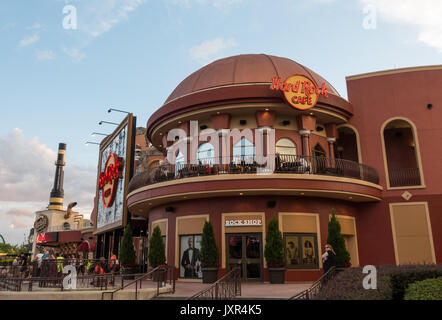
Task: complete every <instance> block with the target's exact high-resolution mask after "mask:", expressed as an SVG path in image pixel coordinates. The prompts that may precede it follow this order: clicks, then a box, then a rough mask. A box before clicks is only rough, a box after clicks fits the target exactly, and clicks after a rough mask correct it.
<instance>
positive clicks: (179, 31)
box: [0, 0, 442, 243]
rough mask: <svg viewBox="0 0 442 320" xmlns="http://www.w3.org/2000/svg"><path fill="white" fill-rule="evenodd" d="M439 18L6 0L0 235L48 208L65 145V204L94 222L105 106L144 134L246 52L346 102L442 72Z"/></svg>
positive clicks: (322, 2) (406, 12)
mask: <svg viewBox="0 0 442 320" xmlns="http://www.w3.org/2000/svg"><path fill="white" fill-rule="evenodd" d="M67 5H72V6H74V7H75V8H76V13H77V29H76V30H66V29H64V28H63V20H64V18H65V17H66V16H67V14H63V8H64V7H65V6H67ZM367 6H368V7H367ZM364 10H366V11H365V13H364ZM367 10H368V11H367ZM373 10H375V12H376V28H374V29H366V28H364V26H363V22H364V19H367V15H368V14H369V13H373V12H374V11H373ZM441 15H442V5H441V3H440V1H439V0H420V1H418V0H390V1H383V0H354V1H350V0H291V1H289V0H274V1H268V0H253V1H252V0H72V1H69V0H38V1H29V0H2V1H1V3H0V43H1V47H0V48H1V50H0V111H1V112H0V116H1V118H0V119H1V125H0V154H1V155H0V218H1V219H2V221H3V222H2V224H1V225H0V234H2V235H4V236H5V237H6V238H7V239H9V241H10V242H16V243H17V242H20V241H21V240H22V239H23V233H24V232H26V233H27V232H28V229H29V227H31V225H32V221H33V214H34V212H35V210H38V209H42V208H44V207H45V206H46V205H47V201H48V199H47V198H48V197H49V191H50V188H51V183H52V180H53V172H54V166H53V162H54V161H55V151H56V149H57V146H58V143H59V142H66V143H67V144H68V152H67V168H66V179H65V193H66V202H68V201H70V200H72V201H78V202H79V208H80V210H81V212H82V213H85V214H89V213H90V210H91V207H92V200H93V192H94V188H95V170H96V166H97V158H98V149H97V147H96V146H88V147H86V146H85V145H84V142H85V141H86V140H90V141H97V142H98V141H99V140H98V139H97V138H92V137H90V134H91V133H92V132H93V131H97V132H103V133H109V132H111V131H112V129H113V126H98V122H99V121H100V120H107V121H112V122H120V121H121V120H122V118H123V117H124V115H122V114H118V113H115V114H114V113H112V114H108V113H107V109H108V108H109V107H115V108H120V109H123V110H129V111H131V112H133V113H134V114H135V115H136V116H137V117H138V126H145V125H146V122H147V120H148V118H149V116H150V115H151V114H152V113H153V112H154V111H155V110H156V109H157V108H159V107H160V106H161V105H162V103H163V102H164V101H165V99H166V98H167V97H168V95H169V94H170V93H171V92H172V90H173V89H174V88H175V87H176V86H177V85H178V84H179V82H180V81H182V80H183V79H184V78H185V77H186V76H188V75H189V74H190V73H192V72H194V71H196V70H197V69H198V68H200V67H202V66H203V65H205V64H207V63H210V62H211V61H214V60H216V59H218V58H221V57H226V56H231V55H235V54H242V53H266V54H272V55H277V56H283V57H287V58H290V59H293V60H295V61H297V62H299V63H301V64H304V65H306V66H308V67H309V68H311V69H313V70H315V71H316V72H318V73H319V74H321V75H322V76H323V77H324V78H326V79H327V80H328V81H329V82H330V83H332V84H333V85H334V87H335V88H336V89H337V90H338V91H339V92H340V93H341V95H343V96H344V97H346V95H347V94H346V86H345V76H348V75H354V74H358V73H364V72H371V71H377V70H383V69H393V68H399V67H408V66H418V65H433V64H441V58H442V36H441V34H442V23H441V22H440V16H441ZM370 17H373V16H370ZM370 21H371V22H373V20H370ZM372 26H373V25H372Z"/></svg>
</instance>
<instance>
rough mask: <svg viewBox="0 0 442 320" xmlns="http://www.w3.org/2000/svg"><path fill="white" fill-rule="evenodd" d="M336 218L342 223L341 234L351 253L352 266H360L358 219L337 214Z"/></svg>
mask: <svg viewBox="0 0 442 320" xmlns="http://www.w3.org/2000/svg"><path fill="white" fill-rule="evenodd" d="M336 218H337V219H338V222H339V223H340V225H341V234H342V236H343V237H344V240H345V247H346V248H347V251H348V253H349V254H350V259H351V260H350V262H351V265H352V267H358V266H359V251H358V236H357V232H356V219H355V218H354V217H349V216H340V215H337V216H336Z"/></svg>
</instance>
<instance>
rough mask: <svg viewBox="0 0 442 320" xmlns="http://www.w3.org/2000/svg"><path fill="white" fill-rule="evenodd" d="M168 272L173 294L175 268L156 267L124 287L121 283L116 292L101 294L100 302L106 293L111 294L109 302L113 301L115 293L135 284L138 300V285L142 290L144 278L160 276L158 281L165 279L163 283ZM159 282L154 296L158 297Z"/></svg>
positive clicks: (136, 298)
mask: <svg viewBox="0 0 442 320" xmlns="http://www.w3.org/2000/svg"><path fill="white" fill-rule="evenodd" d="M169 270H170V272H171V273H172V276H171V277H170V282H171V284H172V293H175V278H176V270H175V267H174V266H159V267H156V268H154V269H152V270H151V271H149V272H148V273H146V274H143V275H142V276H141V277H139V278H137V279H135V280H133V281H131V282H129V283H127V284H125V285H124V284H123V283H122V285H121V287H120V288H118V289H116V290H114V291H106V292H102V294H101V300H104V295H105V294H107V293H109V294H111V300H113V299H114V294H115V293H116V292H118V291H120V290H124V289H125V288H127V287H129V286H131V285H133V284H135V300H138V283H139V284H140V289H141V288H142V283H143V280H145V279H146V278H148V277H149V276H151V275H154V274H161V275H162V276H161V278H160V279H165V282H167V278H168V277H167V273H168V272H169ZM164 274H166V277H164ZM123 279H124V277H122V281H123ZM160 282H161V281H159V280H158V281H157V292H156V296H158V295H159V294H160Z"/></svg>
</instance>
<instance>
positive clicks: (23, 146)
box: [0, 129, 96, 243]
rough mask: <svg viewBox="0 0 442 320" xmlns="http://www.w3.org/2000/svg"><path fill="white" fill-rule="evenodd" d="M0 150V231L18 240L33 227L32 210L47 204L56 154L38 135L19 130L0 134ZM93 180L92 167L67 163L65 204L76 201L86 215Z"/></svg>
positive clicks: (37, 209)
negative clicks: (25, 133) (34, 135)
mask: <svg viewBox="0 0 442 320" xmlns="http://www.w3.org/2000/svg"><path fill="white" fill-rule="evenodd" d="M0 150H1V152H0V221H2V223H0V233H1V234H2V235H3V236H5V234H6V235H7V236H8V237H9V238H11V239H13V240H11V241H10V242H13V243H20V242H21V241H22V239H23V233H29V229H30V228H32V225H33V223H34V217H35V212H36V211H39V210H43V209H45V208H46V207H47V205H48V201H49V194H50V191H51V189H52V186H53V181H54V175H55V165H54V162H55V160H56V158H57V153H56V152H55V151H54V150H52V149H50V148H48V147H47V146H45V145H44V144H41V143H40V142H39V141H38V139H37V138H30V139H27V138H25V136H24V134H23V132H22V130H20V129H14V130H13V131H12V132H11V133H10V134H8V135H5V136H0ZM95 180H96V168H94V166H90V167H80V166H77V165H75V164H69V163H68V164H67V165H66V168H65V176H64V193H65V201H64V202H65V206H66V205H67V204H68V203H70V202H74V201H75V202H78V207H76V208H75V211H78V212H80V213H82V214H84V216H85V217H88V216H89V214H90V212H91V211H92V207H93V199H94V196H95V183H96V181H95ZM7 241H8V240H7ZM14 241H15V242H14Z"/></svg>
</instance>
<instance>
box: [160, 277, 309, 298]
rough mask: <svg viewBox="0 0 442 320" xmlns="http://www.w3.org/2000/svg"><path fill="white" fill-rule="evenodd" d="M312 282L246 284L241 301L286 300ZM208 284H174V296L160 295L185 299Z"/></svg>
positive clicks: (180, 282) (243, 286) (178, 282)
mask: <svg viewBox="0 0 442 320" xmlns="http://www.w3.org/2000/svg"><path fill="white" fill-rule="evenodd" d="M312 284H313V282H293V283H286V284H270V283H262V282H248V283H244V282H243V283H242V285H241V293H242V295H241V298H242V299H247V298H250V299H256V298H258V299H259V298H261V299H288V298H291V297H293V296H294V295H296V294H298V293H299V292H302V291H304V290H306V289H308V288H310V287H311V285H312ZM209 286H210V284H203V283H201V282H182V281H177V282H176V288H175V294H162V295H161V298H162V299H167V298H172V299H187V298H189V297H191V296H193V295H194V294H196V293H198V292H200V291H202V290H204V289H205V288H208V287H209Z"/></svg>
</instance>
